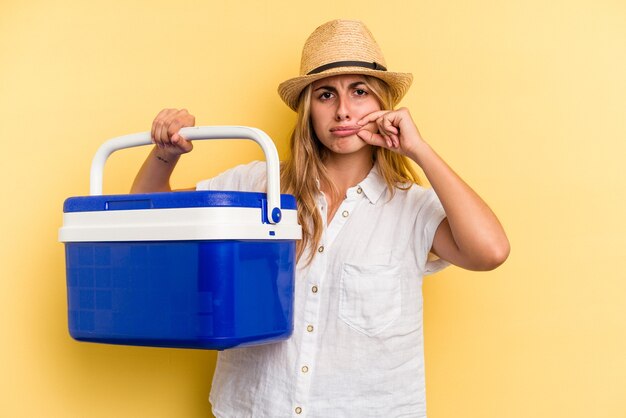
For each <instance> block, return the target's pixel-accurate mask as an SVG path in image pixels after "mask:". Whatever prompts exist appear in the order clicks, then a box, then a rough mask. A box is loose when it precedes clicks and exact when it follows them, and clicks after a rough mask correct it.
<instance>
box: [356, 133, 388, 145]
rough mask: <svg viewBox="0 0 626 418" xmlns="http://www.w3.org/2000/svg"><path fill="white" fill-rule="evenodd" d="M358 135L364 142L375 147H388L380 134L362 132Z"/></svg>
mask: <svg viewBox="0 0 626 418" xmlns="http://www.w3.org/2000/svg"><path fill="white" fill-rule="evenodd" d="M356 135H357V136H358V137H359V138H361V139H362V140H363V142H365V143H367V144H370V145H375V146H377V147H386V144H385V139H384V138H383V136H382V135H380V134H375V133H373V132H370V131H366V130H361V131H359V132H357V133H356Z"/></svg>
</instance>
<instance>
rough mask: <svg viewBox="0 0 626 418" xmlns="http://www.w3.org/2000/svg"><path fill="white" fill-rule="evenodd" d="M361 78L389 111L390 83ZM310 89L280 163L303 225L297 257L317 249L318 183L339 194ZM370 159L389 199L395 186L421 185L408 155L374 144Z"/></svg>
mask: <svg viewBox="0 0 626 418" xmlns="http://www.w3.org/2000/svg"><path fill="white" fill-rule="evenodd" d="M364 77H365V84H366V85H367V86H368V87H369V89H370V91H371V92H372V93H373V94H374V96H375V97H376V99H377V100H378V102H379V104H380V107H381V109H383V110H392V109H393V101H392V96H391V93H390V89H389V86H388V85H387V84H386V83H385V82H384V81H382V80H380V79H378V78H375V77H370V76H364ZM311 91H312V88H311V85H309V86H307V87H306V88H305V90H303V92H302V94H301V95H300V102H299V104H298V118H297V121H296V125H295V127H294V130H293V132H292V134H291V141H290V147H291V155H290V157H289V159H287V160H286V161H284V162H283V164H282V167H281V176H280V177H281V178H280V181H281V183H280V184H281V189H282V192H283V193H289V194H292V195H294V196H295V197H296V200H297V202H298V222H299V223H300V225H301V226H302V240H300V241H299V242H298V244H297V245H296V254H297V259H298V260H299V259H300V257H302V255H303V254H304V253H305V251H306V249H307V248H311V249H312V248H316V247H317V246H318V244H319V241H320V239H321V236H322V231H323V229H324V225H323V220H322V216H321V214H320V212H319V210H318V209H317V196H318V194H319V192H320V186H321V185H325V186H327V188H328V189H329V190H330V193H331V194H332V197H333V200H336V199H337V198H339V197H340V196H339V191H338V189H337V187H336V186H335V185H334V183H333V181H332V180H331V178H330V177H329V175H328V171H327V170H326V167H325V165H324V160H325V156H326V155H327V153H328V149H327V148H326V147H325V146H324V145H323V144H322V143H321V142H320V140H319V139H318V138H317V136H316V135H315V131H314V130H313V125H312V121H311ZM372 158H373V161H374V162H375V163H376V164H377V165H378V170H379V172H380V174H381V175H382V176H383V178H384V179H385V182H386V183H387V187H388V189H389V191H390V195H389V198H391V197H393V194H394V193H395V189H402V190H406V189H408V188H410V187H411V185H413V184H415V183H417V184H420V180H419V176H418V174H417V172H416V171H415V169H414V168H413V166H412V164H411V162H410V160H409V159H408V158H406V157H404V156H402V155H400V154H398V153H395V152H393V151H390V150H388V149H386V148H382V147H374V151H373V152H372ZM314 255H315V251H309V256H308V260H307V263H310V262H311V260H312V259H313V257H314Z"/></svg>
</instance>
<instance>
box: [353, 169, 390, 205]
mask: <svg viewBox="0 0 626 418" xmlns="http://www.w3.org/2000/svg"><path fill="white" fill-rule="evenodd" d="M359 187H360V188H361V189H362V190H363V193H364V194H365V197H367V199H368V200H369V201H370V203H371V204H376V202H378V199H380V197H381V196H382V195H383V193H384V192H385V190H387V183H385V179H384V178H383V176H382V175H381V174H380V172H379V171H378V164H374V166H373V167H372V169H371V170H370V172H369V174H368V175H367V177H365V178H364V179H363V180H362V181H361V182H360V183H359V184H358V185H357V187H356V189H357V191H358V188H359Z"/></svg>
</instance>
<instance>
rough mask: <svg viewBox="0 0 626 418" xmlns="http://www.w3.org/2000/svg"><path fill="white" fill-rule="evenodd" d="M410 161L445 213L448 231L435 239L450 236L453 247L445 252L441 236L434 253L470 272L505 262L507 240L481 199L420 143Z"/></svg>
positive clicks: (507, 246) (433, 152)
mask: <svg viewBox="0 0 626 418" xmlns="http://www.w3.org/2000/svg"><path fill="white" fill-rule="evenodd" d="M409 157H410V158H412V159H413V160H414V161H415V162H416V163H417V164H418V165H419V166H420V167H421V168H422V170H423V171H424V174H425V175H426V177H427V178H428V181H429V182H430V184H431V185H432V187H433V189H434V190H435V192H436V193H437V196H438V197H439V200H440V201H441V204H442V205H443V208H444V210H445V212H446V216H447V223H448V225H449V231H442V233H441V234H439V233H438V235H441V236H445V235H446V233H449V234H451V237H452V240H453V243H454V246H455V247H456V248H454V247H452V248H448V247H451V245H449V243H448V242H446V240H444V239H441V236H440V237H439V238H440V240H439V242H435V243H434V244H433V249H434V250H436V251H440V252H442V253H445V256H448V257H449V258H451V260H448V261H451V262H453V263H454V264H457V265H460V266H461V267H464V268H469V269H473V270H489V269H492V268H495V267H497V266H498V265H500V264H501V263H502V262H504V260H505V259H506V258H507V256H508V253H509V242H508V239H507V237H506V234H505V232H504V229H503V228H502V226H501V225H500V222H499V221H498V218H497V217H496V215H495V214H494V213H493V211H492V210H491V209H490V208H489V206H487V204H486V203H485V202H484V201H483V200H482V199H481V198H480V196H479V195H478V194H477V193H476V192H475V191H474V190H472V188H471V187H470V186H469V185H467V184H466V183H465V182H464V181H463V180H462V179H461V178H460V177H459V176H458V175H457V174H456V173H455V172H454V171H453V170H452V169H451V168H450V167H449V166H448V164H446V162H445V161H444V160H443V159H442V158H441V157H440V156H439V155H437V153H436V152H435V151H434V150H433V149H432V148H431V147H430V146H429V145H428V144H427V143H426V142H424V141H423V140H420V141H418V146H417V148H416V150H415V151H414V152H412V153H411V155H409ZM447 227H448V226H447V225H445V228H447ZM438 232H439V231H438ZM447 241H450V240H447ZM439 255H440V256H444V254H439ZM445 256H444V258H445Z"/></svg>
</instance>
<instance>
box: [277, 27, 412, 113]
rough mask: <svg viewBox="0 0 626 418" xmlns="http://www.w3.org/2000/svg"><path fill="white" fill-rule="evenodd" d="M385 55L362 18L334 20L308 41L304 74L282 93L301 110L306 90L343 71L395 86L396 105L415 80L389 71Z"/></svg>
mask: <svg viewBox="0 0 626 418" xmlns="http://www.w3.org/2000/svg"><path fill="white" fill-rule="evenodd" d="M386 67H387V64H386V63H385V57H383V53H382V51H381V50H380V47H379V46H378V44H377V43H376V41H375V40H374V37H373V36H372V33H371V32H370V31H369V29H367V27H366V26H365V25H364V24H363V22H360V21H358V20H333V21H330V22H328V23H324V24H323V25H322V26H320V27H318V28H317V29H315V31H314V32H313V33H312V34H311V36H309V38H308V39H307V40H306V42H305V43H304V48H303V49H302V59H301V61H300V76H298V77H295V78H291V79H289V80H287V81H284V82H282V83H281V84H280V85H279V86H278V94H279V95H280V97H281V98H282V99H283V101H284V102H285V103H286V104H287V106H289V107H290V108H292V109H293V110H297V108H298V100H299V99H300V93H302V90H304V88H305V87H306V86H308V85H309V84H311V83H312V82H314V81H316V80H319V79H322V78H326V77H330V76H334V75H339V74H363V75H370V76H374V77H377V78H380V79H381V80H383V81H385V82H386V83H387V84H389V86H390V87H391V92H392V97H393V104H394V105H395V104H397V103H398V102H399V101H400V99H402V97H403V96H404V94H405V93H406V91H407V90H408V89H409V86H410V85H411V81H413V75H411V74H409V73H394V72H391V71H387V68H386Z"/></svg>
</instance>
